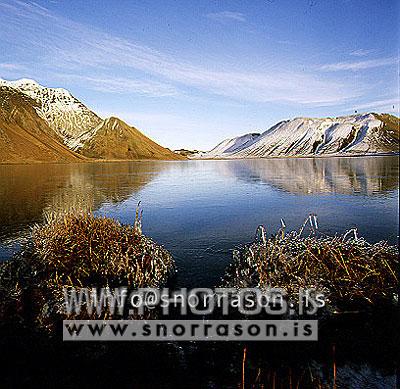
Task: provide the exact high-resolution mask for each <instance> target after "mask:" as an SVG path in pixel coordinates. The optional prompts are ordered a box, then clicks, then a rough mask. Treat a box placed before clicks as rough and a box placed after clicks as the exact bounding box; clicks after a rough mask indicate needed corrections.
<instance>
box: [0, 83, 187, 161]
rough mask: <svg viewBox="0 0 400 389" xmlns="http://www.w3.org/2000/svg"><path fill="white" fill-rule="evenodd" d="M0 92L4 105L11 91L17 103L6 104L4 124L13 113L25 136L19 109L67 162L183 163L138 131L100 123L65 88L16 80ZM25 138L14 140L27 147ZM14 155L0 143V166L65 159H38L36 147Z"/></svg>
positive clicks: (118, 123)
mask: <svg viewBox="0 0 400 389" xmlns="http://www.w3.org/2000/svg"><path fill="white" fill-rule="evenodd" d="M0 88H1V91H2V92H1V93H2V95H1V96H0V98H1V101H2V102H3V101H4V99H5V97H4V96H5V95H7V94H9V93H10V91H12V92H13V95H14V96H18V98H16V97H14V98H13V99H11V100H10V99H8V103H7V104H8V108H7V110H6V111H3V114H2V117H3V119H2V120H3V121H4V120H5V121H8V122H10V120H11V117H9V115H10V114H11V112H13V118H14V119H13V120H14V121H15V120H16V121H19V124H20V130H23V131H25V132H24V133H29V132H30V131H31V128H30V127H25V126H24V121H23V120H21V119H20V118H18V115H19V113H21V112H22V111H21V109H22V108H23V110H24V112H26V111H27V110H29V114H30V117H31V120H34V121H36V122H41V128H42V129H43V128H44V124H45V125H46V130H45V131H44V130H43V131H44V133H46V134H47V136H50V137H51V138H52V139H53V142H57V143H58V148H61V149H63V150H66V151H67V153H69V154H70V156H72V157H71V158H75V159H78V160H84V159H85V158H84V157H87V158H96V159H117V160H119V159H122V160H131V159H166V160H176V159H184V157H182V156H180V155H177V154H175V153H173V152H172V151H171V150H169V149H166V148H164V147H162V146H160V145H158V144H157V143H155V142H153V141H152V140H151V139H149V138H148V137H146V136H145V135H143V134H142V133H141V132H140V131H139V130H137V129H136V128H134V127H130V126H129V125H128V124H126V123H124V122H123V121H122V120H120V119H117V118H108V119H105V120H103V119H102V118H100V117H99V116H98V115H96V113H94V112H93V111H91V110H90V109H89V108H87V107H86V106H85V105H84V104H83V103H82V102H80V101H79V100H78V99H76V98H75V97H74V96H72V95H71V94H70V92H68V91H67V90H66V89H63V88H47V87H44V86H41V85H39V84H38V83H37V82H36V81H34V80H30V79H21V80H17V81H6V80H2V79H0ZM3 95H4V96H3ZM21 104H22V105H21ZM20 105H21V106H20ZM28 107H30V108H28ZM33 118H34V119H33ZM25 122H26V121H25ZM43 123H44V124H43ZM0 125H1V126H0V134H2V133H6V134H8V136H9V133H10V129H9V128H8V129H7V130H6V127H5V125H4V124H3V122H0ZM43 131H42V132H43ZM24 133H22V132H21V131H20V133H19V136H20V137H19V138H18V140H19V142H20V143H21V144H24V145H25V144H27V142H25V141H23V137H24V135H23V134H24ZM41 134H42V133H40V134H39V135H38V134H37V141H38V142H42V143H45V144H46V142H47V138H46V139H41V136H42V135H41ZM14 138H15V137H14ZM0 139H1V138H0ZM0 142H1V141H0ZM17 143H18V142H17ZM17 149H18V152H17ZM13 150H15V153H14V152H13V151H10V150H7V147H6V145H5V143H4V141H3V142H1V143H0V155H2V157H1V158H0V162H18V161H21V162H26V161H31V160H34V161H35V160H38V161H47V160H49V161H50V160H51V161H53V160H55V161H58V160H62V161H64V160H66V159H65V158H66V157H65V156H57V155H56V151H53V157H50V154H49V153H46V155H43V156H42V155H41V153H40V151H39V149H38V148H37V147H36V148H34V149H31V148H29V147H25V146H24V147H22V146H21V147H19V146H18V145H15V147H14V149H13ZM24 150H25V151H24ZM32 150H35V151H32ZM40 150H42V149H40ZM13 153H14V154H13Z"/></svg>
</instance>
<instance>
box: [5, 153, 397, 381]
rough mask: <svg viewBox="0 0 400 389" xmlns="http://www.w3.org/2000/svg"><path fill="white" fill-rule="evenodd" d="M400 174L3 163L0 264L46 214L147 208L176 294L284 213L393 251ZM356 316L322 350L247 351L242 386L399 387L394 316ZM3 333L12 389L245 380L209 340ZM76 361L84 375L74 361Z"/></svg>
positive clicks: (205, 278)
mask: <svg viewBox="0 0 400 389" xmlns="http://www.w3.org/2000/svg"><path fill="white" fill-rule="evenodd" d="M398 173H399V160H398V158H397V157H374V158H329V159H328V158H326V159H273V160H246V161H243V160H240V161H239V160H238V161H185V162H129V163H102V164H100V163H94V164H77V165H72V164H71V165H35V166H0V260H6V259H8V258H10V257H11V256H12V253H13V252H14V251H16V250H18V248H19V245H20V243H21V241H23V240H24V239H25V238H27V237H28V236H29V227H30V226H31V225H32V224H33V223H36V222H40V221H42V219H43V214H44V213H45V212H48V211H51V210H54V209H62V210H66V209H77V208H79V209H82V208H83V209H93V210H95V212H97V213H99V214H104V215H107V216H112V217H114V218H117V219H119V220H120V221H121V222H123V223H133V221H134V216H135V208H136V204H137V203H138V202H139V201H141V204H142V208H143V211H144V212H143V230H144V232H145V233H146V234H147V235H149V236H151V237H152V238H154V239H155V240H156V241H158V242H159V243H162V244H163V245H164V246H165V247H166V248H167V249H168V250H170V251H171V252H172V254H173V255H174V257H175V260H176V262H177V266H178V269H179V272H178V279H177V282H178V284H179V286H187V287H201V286H215V285H217V284H218V282H219V279H220V277H221V276H222V275H223V271H224V268H225V267H226V265H227V264H228V263H229V261H230V256H231V251H232V249H233V248H234V247H235V246H237V245H240V244H243V243H246V242H248V241H251V240H252V238H253V236H254V233H255V230H256V227H257V226H258V225H259V224H264V225H265V226H266V228H267V230H268V231H269V232H270V233H273V232H275V231H276V230H277V229H278V228H279V227H280V219H281V218H283V219H284V220H285V223H286V225H287V227H288V229H298V228H299V227H300V225H301V224H302V223H303V221H304V219H305V218H306V217H307V215H308V214H309V213H316V214H317V215H318V219H319V225H320V229H321V231H322V232H324V233H329V234H334V233H342V232H344V231H346V230H347V229H349V228H351V227H354V226H357V227H358V229H359V233H360V235H362V236H364V237H365V238H366V239H367V240H369V241H372V242H376V241H379V240H382V239H386V240H389V241H390V242H391V243H392V244H396V243H397V240H398V229H399V225H398V214H399V209H398V199H399V178H398ZM351 320H352V319H351ZM354 320H357V322H355V321H354V322H353V324H352V325H350V327H349V325H348V324H349V323H348V322H346V323H345V324H343V325H342V324H340V323H339V324H338V326H339V328H338V327H337V326H336V325H335V328H333V329H325V332H324V329H321V331H322V332H321V331H320V339H321V340H320V341H319V342H318V344H314V345H311V346H304V347H303V346H301V347H297V345H296V350H295V348H294V347H295V346H294V345H292V344H287V345H282V346H279V345H278V346H277V345H271V344H268V345H263V344H262V345H250V346H248V347H249V348H248V351H247V352H248V354H247V355H248V357H247V358H248V361H247V362H246V363H247V364H246V366H247V367H246V369H247V370H246V374H247V376H246V377H247V380H248V384H247V385H246V387H275V384H276V387H282V388H285V387H290V388H292V387H296V382H300V380H302V381H301V382H302V384H301V385H300V386H298V387H300V388H303V387H311V386H312V387H334V386H333V383H334V382H336V387H337V388H353V387H354V388H364V387H365V388H366V387H368V388H394V387H396V378H395V374H396V373H395V372H396V366H397V364H398V363H399V361H398V355H397V352H398V350H399V347H398V343H399V336H398V334H397V331H396V330H395V329H393V326H391V324H388V323H389V320H386V319H385V320H384V323H385V325H386V324H387V328H386V327H384V326H382V325H381V324H380V323H381V322H382V320H383V319H381V317H380V316H378V318H377V319H376V318H375V319H372V318H371V317H366V318H360V317H358V318H357V319H354ZM396 320H397V319H396V318H395V319H394V322H395V323H396ZM390 322H393V320H391V321H390ZM341 325H342V328H340V326H341ZM354 327H355V328H356V331H354ZM396 334H397V335H396ZM2 335H3V338H4V339H5V341H4V342H3V345H5V346H4V347H5V349H6V348H7V350H9V351H8V352H7V354H4V353H1V355H3V356H4V358H5V362H3V363H2V362H0V366H3V367H5V372H4V373H1V376H2V378H3V379H4V383H7V384H10V386H9V387H16V386H15V385H13V384H14V383H15V382H23V383H25V384H26V385H27V386H26V387H52V383H55V382H59V387H78V386H80V387H91V386H93V385H94V384H95V386H97V387H102V386H105V387H110V385H111V387H113V386H114V387H116V386H118V387H133V388H136V387H140V388H145V387H152V388H153V387H182V388H183V387H185V388H188V387H210V388H220V387H221V388H227V387H240V385H241V366H242V359H241V358H242V350H243V346H241V345H239V344H233V345H232V348H231V349H229V352H227V349H226V348H224V347H222V346H221V347H220V345H218V346H216V345H212V344H204V345H198V346H197V345H196V346H194V345H191V344H180V345H170V346H168V347H170V348H171V349H169V348H168V347H166V348H157V349H156V350H155V351H154V350H152V351H151V350H150V349H148V348H147V349H144V350H142V349H140V350H141V351H140V352H139V351H138V350H139V348H138V347H141V346H139V345H135V344H133V343H134V342H130V344H124V345H120V344H117V345H114V344H113V345H110V346H109V347H108V348H105V347H103V345H98V346H97V345H93V347H91V348H88V349H86V348H85V347H86V346H82V348H81V346H80V345H77V344H76V345H65V344H61V345H58V346H54V345H53V344H47V343H46V340H34V338H30V339H31V340H30V341H29V342H31V344H30V343H29V342H28V345H27V342H22V340H20V339H22V338H20V337H19V336H18V334H16V333H15V331H14V329H13V328H11V332H10V334H5V333H3V334H2ZM0 338H1V337H0ZM267 343H268V342H267ZM88 347H89V346H88ZM145 347H149V346H147V345H146V346H145ZM334 347H335V350H336V351H335V352H333V351H332V350H333V348H334ZM11 350H13V351H14V352H15V354H16V356H15V357H14V356H11V355H12V354H10V353H11ZM138 353H140V358H137V357H138ZM71 358H72V359H74V360H75V361H76V363H78V362H79V363H78V365H76V366H79V367H80V370H79V369H78V370H77V369H75V368H73V367H74V366H75V365H73V366H72V367H71V366H70V365H69V363H70V361H71ZM68 366H70V367H68ZM334 366H335V368H336V381H334V374H333V369H334ZM85 369H86V370H85ZM84 370H85V371H86V372H91V373H90V374H89V373H85V371H84ZM21 371H25V375H21V374H20V372H21ZM117 371H118V373H117ZM315 374H317V375H320V376H321V377H322V378H321V386H320V383H317V384H316V383H315V382H314V383H313V385H311V384H310V386H308V384H307V383H306V384H303V382H304V380H308V381H310V380H311V378H310V377H312V376H314V375H315ZM94 377H97V378H98V379H94ZM314 378H315V377H314ZM256 382H259V383H261V382H264V383H265V386H260V385H258V384H257V385H258V386H257V385H256ZM99 383H103V385H100V384H99ZM250 383H254V384H253V386H250ZM32 384H34V385H32ZM38 384H40V385H39V386H38ZM322 384H325V385H327V386H322Z"/></svg>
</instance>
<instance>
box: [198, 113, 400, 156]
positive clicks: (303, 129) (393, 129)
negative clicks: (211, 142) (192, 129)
mask: <svg viewBox="0 0 400 389" xmlns="http://www.w3.org/2000/svg"><path fill="white" fill-rule="evenodd" d="M396 152H399V118H397V117H395V116H392V115H388V114H376V113H367V114H362V115H351V116H342V117H337V118H324V119H314V118H296V119H293V120H286V121H282V122H279V123H277V124H276V125H274V126H273V127H271V128H270V129H268V130H266V131H265V132H263V133H262V134H260V135H257V134H247V135H243V136H240V137H236V138H232V139H226V140H224V141H223V142H221V143H220V144H219V145H218V146H216V147H215V148H214V149H212V150H211V151H209V152H207V153H203V154H201V155H199V157H201V158H262V157H280V156H291V157H296V156H318V155H363V154H378V153H396Z"/></svg>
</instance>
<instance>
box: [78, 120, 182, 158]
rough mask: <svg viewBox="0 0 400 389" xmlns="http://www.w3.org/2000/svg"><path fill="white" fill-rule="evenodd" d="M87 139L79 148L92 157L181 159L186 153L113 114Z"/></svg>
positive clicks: (81, 151)
mask: <svg viewBox="0 0 400 389" xmlns="http://www.w3.org/2000/svg"><path fill="white" fill-rule="evenodd" d="M82 138H83V139H85V140H84V142H82V143H83V146H82V147H81V148H79V149H78V150H79V152H80V153H81V154H82V155H85V156H87V157H90V158H99V159H125V160H127V159H128V160H129V159H131V160H134V159H159V160H181V159H186V158H185V157H183V156H181V155H178V154H175V153H174V152H172V151H171V150H169V149H166V148H164V147H162V146H160V145H159V144H157V143H155V142H153V141H152V140H151V139H149V138H148V137H147V136H145V135H143V134H142V133H141V132H140V131H139V130H137V129H136V128H134V127H130V126H129V125H128V124H126V123H125V122H123V121H122V120H120V119H118V118H115V117H111V118H108V119H105V120H104V121H103V122H102V123H101V124H100V125H99V126H98V127H96V128H95V129H94V130H92V131H91V132H90V134H89V133H85V134H83V135H82Z"/></svg>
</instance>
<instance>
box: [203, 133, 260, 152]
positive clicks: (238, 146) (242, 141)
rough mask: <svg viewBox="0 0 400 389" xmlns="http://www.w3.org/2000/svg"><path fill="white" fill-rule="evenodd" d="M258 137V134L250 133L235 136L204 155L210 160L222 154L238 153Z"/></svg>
mask: <svg viewBox="0 0 400 389" xmlns="http://www.w3.org/2000/svg"><path fill="white" fill-rule="evenodd" d="M259 136H260V134H258V133H252V134H246V135H242V136H237V137H235V138H232V139H225V140H223V141H222V142H221V143H219V144H218V145H217V146H215V147H214V148H213V149H212V150H211V151H209V152H208V153H205V155H207V156H208V157H209V158H212V157H219V156H221V155H224V154H232V153H235V152H238V151H240V150H243V149H244V148H246V147H248V146H250V145H251V144H252V143H253V142H254V141H255V140H256V139H257V138H258V137H259Z"/></svg>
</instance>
